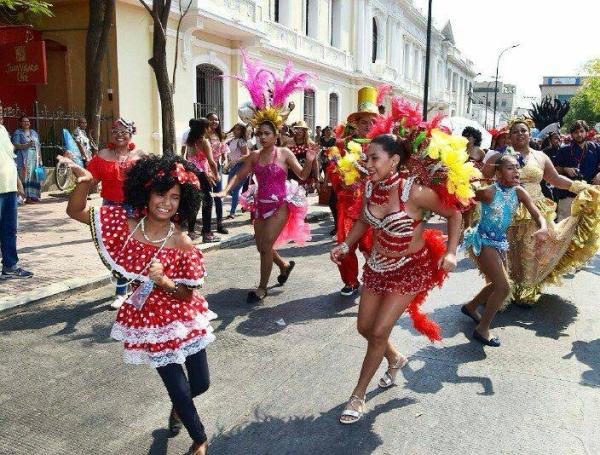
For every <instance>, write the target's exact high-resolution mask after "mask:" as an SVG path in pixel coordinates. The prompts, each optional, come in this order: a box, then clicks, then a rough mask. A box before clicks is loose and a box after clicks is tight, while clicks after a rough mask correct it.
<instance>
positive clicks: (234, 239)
mask: <svg viewBox="0 0 600 455" xmlns="http://www.w3.org/2000/svg"><path fill="white" fill-rule="evenodd" d="M330 218H331V215H330V213H329V212H325V211H314V212H312V213H309V214H307V215H306V222H307V223H316V222H319V221H324V220H328V219H330ZM253 241H254V235H253V234H250V233H241V234H236V235H232V236H231V237H229V238H227V239H225V240H223V241H220V242H216V243H206V244H202V243H198V244H197V245H200V247H201V248H202V252H203V253H207V252H209V251H217V250H221V249H227V248H233V247H234V246H244V245H247V244H249V243H252V242H253ZM109 283H110V273H109V272H108V271H106V272H102V273H99V274H97V275H94V276H92V277H88V278H70V279H68V280H64V281H61V282H59V283H54V284H51V285H49V286H45V287H42V288H38V289H35V290H33V291H30V292H26V293H21V294H20V295H18V296H16V297H8V298H5V299H0V313H3V312H5V311H7V310H10V309H12V308H16V307H21V306H23V305H28V304H32V303H43V302H45V301H47V300H51V299H56V298H59V297H69V296H70V295H72V294H74V293H76V292H81V291H83V292H85V291H89V290H92V289H95V288H99V287H102V286H105V285H107V284H109Z"/></svg>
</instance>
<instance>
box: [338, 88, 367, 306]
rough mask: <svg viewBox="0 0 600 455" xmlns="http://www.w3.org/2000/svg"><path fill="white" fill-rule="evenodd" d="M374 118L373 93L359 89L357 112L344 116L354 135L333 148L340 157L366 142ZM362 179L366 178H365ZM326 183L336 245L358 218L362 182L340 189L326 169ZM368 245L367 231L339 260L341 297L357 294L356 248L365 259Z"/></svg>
mask: <svg viewBox="0 0 600 455" xmlns="http://www.w3.org/2000/svg"><path fill="white" fill-rule="evenodd" d="M378 115H379V111H378V108H377V89H376V88H375V87H371V86H367V87H363V88H361V89H360V90H359V91H358V109H357V111H356V112H353V113H352V114H350V115H349V116H348V123H349V124H351V125H352V126H353V127H354V134H353V135H352V136H348V137H345V138H342V139H340V140H339V141H338V143H337V144H336V146H337V148H338V149H339V151H340V153H341V154H342V156H343V154H344V151H345V149H346V146H347V144H348V142H350V141H353V140H355V139H358V140H360V139H365V138H366V136H367V134H368V132H369V130H370V129H371V127H372V126H373V122H374V120H375V118H376V117H377V116H378ZM361 142H362V141H361ZM361 146H362V149H363V152H366V149H367V147H368V143H362V144H361ZM364 177H365V178H366V174H365V175H364ZM329 180H330V181H331V183H332V187H333V191H334V194H335V197H336V199H337V201H336V202H337V216H338V220H337V241H338V243H340V242H343V241H344V240H345V239H346V237H347V235H348V233H349V232H350V229H351V228H352V224H353V223H354V221H356V220H357V219H358V218H359V217H360V209H361V205H362V195H363V191H364V187H365V185H364V183H365V182H364V178H363V179H362V180H361V181H360V182H359V183H358V184H356V185H353V186H351V187H348V186H346V185H344V183H343V178H342V177H341V175H340V174H339V173H338V172H336V168H335V166H332V167H330V172H329ZM372 244H373V240H372V236H371V230H370V229H369V230H368V231H367V232H366V233H365V235H363V237H362V238H361V239H360V240H359V242H358V244H357V245H356V246H354V247H353V248H352V249H351V250H350V252H349V253H348V254H347V255H346V256H344V258H343V259H342V262H341V264H340V265H339V266H338V268H339V271H340V276H341V278H342V281H343V282H344V287H343V288H342V290H341V291H340V294H341V295H343V296H347V297H349V296H352V295H354V294H356V293H357V292H358V287H359V281H358V258H357V257H356V248H357V247H358V248H359V249H360V251H361V252H362V253H363V254H365V255H369V254H370V253H371V247H372Z"/></svg>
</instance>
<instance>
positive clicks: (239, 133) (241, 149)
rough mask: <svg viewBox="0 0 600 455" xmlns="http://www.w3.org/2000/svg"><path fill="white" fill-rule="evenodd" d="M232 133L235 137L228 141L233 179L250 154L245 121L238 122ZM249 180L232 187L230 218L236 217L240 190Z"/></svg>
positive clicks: (230, 170) (230, 176) (230, 169)
mask: <svg viewBox="0 0 600 455" xmlns="http://www.w3.org/2000/svg"><path fill="white" fill-rule="evenodd" d="M230 133H232V134H233V137H232V138H231V139H230V140H229V142H227V146H228V147H229V178H230V179H232V178H233V177H234V176H235V174H237V173H238V172H239V170H240V169H241V168H242V166H243V165H244V159H245V158H246V157H247V156H248V144H247V142H246V136H247V133H246V125H244V124H243V123H236V124H235V126H234V127H233V128H232V129H231V131H230ZM247 180H248V179H247V178H246V179H244V180H243V181H241V182H240V183H239V184H237V185H236V186H235V188H232V189H231V210H229V216H228V217H227V218H228V219H233V218H235V211H236V209H237V206H238V201H239V198H240V190H241V189H242V187H243V186H244V184H245V183H246V181H247Z"/></svg>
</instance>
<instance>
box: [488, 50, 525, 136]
mask: <svg viewBox="0 0 600 455" xmlns="http://www.w3.org/2000/svg"><path fill="white" fill-rule="evenodd" d="M517 46H520V44H519V43H517V44H513V45H512V46H510V47H507V48H506V49H503V50H502V52H500V55H498V62H497V63H496V85H495V86H494V126H492V128H496V102H497V98H498V68H499V67H500V57H502V54H504V53H505V52H506V51H509V50H511V49H514V48H515V47H517Z"/></svg>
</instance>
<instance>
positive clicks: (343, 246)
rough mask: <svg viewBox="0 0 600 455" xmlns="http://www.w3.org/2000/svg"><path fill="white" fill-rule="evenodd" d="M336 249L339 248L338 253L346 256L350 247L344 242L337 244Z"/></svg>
mask: <svg viewBox="0 0 600 455" xmlns="http://www.w3.org/2000/svg"><path fill="white" fill-rule="evenodd" d="M338 247H339V248H340V253H342V254H348V253H349V252H350V247H349V246H348V244H347V243H346V242H342V243H338Z"/></svg>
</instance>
